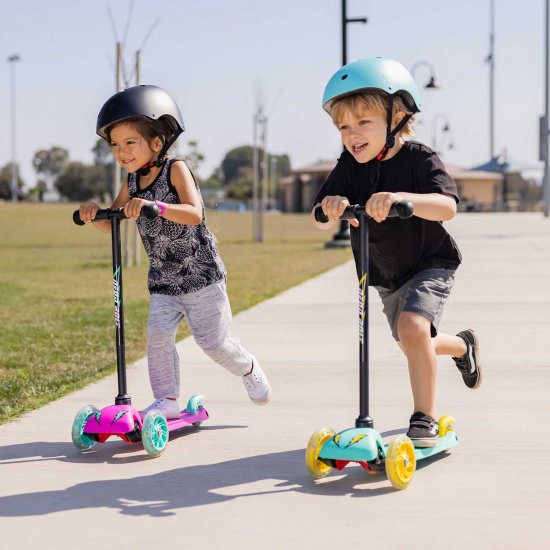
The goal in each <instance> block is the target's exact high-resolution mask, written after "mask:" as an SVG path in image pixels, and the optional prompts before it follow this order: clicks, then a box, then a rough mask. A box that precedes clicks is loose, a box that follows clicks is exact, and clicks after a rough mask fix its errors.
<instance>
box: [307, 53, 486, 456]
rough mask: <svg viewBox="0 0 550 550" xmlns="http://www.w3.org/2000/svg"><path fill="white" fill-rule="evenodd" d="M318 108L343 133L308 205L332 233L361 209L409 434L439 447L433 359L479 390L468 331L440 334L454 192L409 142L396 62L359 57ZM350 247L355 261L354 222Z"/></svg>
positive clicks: (413, 103) (410, 99)
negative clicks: (352, 209) (398, 358)
mask: <svg viewBox="0 0 550 550" xmlns="http://www.w3.org/2000/svg"><path fill="white" fill-rule="evenodd" d="M323 108H324V109H325V110H326V111H327V112H328V113H329V114H330V115H331V116H332V120H333V122H334V124H335V125H336V126H337V128H338V129H339V131H340V134H341V136H342V141H343V143H344V146H345V151H344V152H343V153H342V155H341V157H340V158H339V159H338V163H337V165H336V167H335V168H334V170H333V171H332V172H331V174H330V175H329V176H328V178H327V180H326V181H325V183H324V184H323V186H322V188H321V190H320V191H319V193H318V195H317V197H316V199H315V201H314V202H315V207H314V208H316V207H317V206H319V205H320V206H321V207H322V209H323V212H324V213H325V215H326V216H327V217H328V219H329V221H328V222H327V223H320V222H317V221H314V223H315V225H316V226H317V227H319V228H322V229H331V228H332V227H334V225H335V224H336V223H337V220H338V218H339V217H340V216H341V214H342V213H343V211H344V209H345V207H346V206H348V205H350V204H364V205H365V206H366V212H367V214H368V215H369V216H371V217H372V220H369V222H368V223H370V243H369V256H370V273H369V276H370V281H369V284H370V285H372V286H374V287H375V288H376V290H377V291H378V293H379V294H380V297H381V299H382V304H383V307H384V313H385V315H386V317H387V319H388V322H389V324H390V327H391V330H392V335H393V337H394V339H395V340H396V341H397V343H398V345H399V347H400V348H401V350H402V351H403V353H404V354H405V356H406V357H407V362H408V367H409V376H410V381H411V388H412V393H413V401H414V409H413V410H414V413H413V415H412V416H411V418H410V427H409V431H408V432H407V435H408V436H409V437H410V438H411V440H412V441H413V443H414V445H415V446H417V447H431V446H434V445H435V444H436V438H437V436H438V426H437V421H436V420H435V390H436V370H437V358H436V356H437V355H450V356H452V357H453V359H454V361H455V363H456V365H457V367H458V369H459V371H460V372H461V374H462V377H463V379H464V382H465V384H466V385H467V386H468V387H469V388H472V389H473V388H477V387H478V386H479V384H480V383H481V365H480V361H479V343H478V340H477V336H476V334H475V332H474V331H473V330H464V331H461V332H459V333H458V334H457V335H456V336H452V335H448V334H441V333H439V334H438V332H437V327H438V325H439V321H440V319H441V315H442V312H443V306H444V304H445V302H446V301H447V298H448V296H449V293H450V290H451V287H452V285H453V282H454V274H455V270H456V268H457V267H458V266H459V264H460V262H461V255H460V251H459V250H458V247H457V245H456V243H455V242H454V240H453V239H452V237H451V236H450V235H449V234H448V233H447V231H446V230H445V229H444V228H443V225H442V223H441V222H443V221H446V220H450V219H452V218H453V217H454V215H455V213H456V205H457V203H458V200H459V199H458V195H457V189H456V185H455V183H454V181H453V180H452V178H451V177H450V176H449V175H448V174H447V172H446V171H445V168H444V167H443V164H442V162H441V160H440V159H439V157H438V156H437V154H436V153H435V152H434V151H432V150H431V149H429V148H428V147H426V146H425V145H423V144H421V143H418V142H413V141H405V139H404V138H405V137H407V136H412V135H413V131H412V123H413V118H412V117H413V115H414V114H415V113H416V112H419V111H420V109H421V105H420V101H419V98H418V91H417V89H416V84H415V82H414V80H413V78H412V76H411V75H410V73H409V72H408V71H407V69H405V67H403V66H402V65H401V64H400V63H398V62H397V61H394V60H391V59H385V58H380V57H377V58H366V59H361V60H359V61H355V62H353V63H349V64H348V65H346V66H344V67H342V68H341V69H340V70H339V71H337V72H336V73H335V74H334V76H333V77H332V78H331V80H330V81H329V83H328V84H327V87H326V89H325V93H324V97H323ZM400 200H407V201H410V202H412V203H413V207H414V216H413V217H412V218H410V219H409V220H401V219H399V218H388V219H386V217H387V214H388V212H389V209H390V206H391V205H392V204H393V203H395V202H398V201H400ZM350 225H351V226H352V227H351V244H352V249H353V253H354V257H355V262H356V265H358V262H359V250H358V245H359V243H358V231H357V227H358V225H359V223H358V221H357V220H351V221H350Z"/></svg>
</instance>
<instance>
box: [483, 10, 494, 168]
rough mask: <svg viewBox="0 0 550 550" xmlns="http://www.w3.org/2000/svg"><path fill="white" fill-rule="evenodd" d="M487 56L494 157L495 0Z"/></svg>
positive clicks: (491, 139) (492, 151)
mask: <svg viewBox="0 0 550 550" xmlns="http://www.w3.org/2000/svg"><path fill="white" fill-rule="evenodd" d="M489 20H490V31H489V54H488V55H487V57H486V58H485V61H486V62H487V63H488V64H489V153H490V155H491V157H490V158H493V157H494V156H495V0H491V3H490V15H489Z"/></svg>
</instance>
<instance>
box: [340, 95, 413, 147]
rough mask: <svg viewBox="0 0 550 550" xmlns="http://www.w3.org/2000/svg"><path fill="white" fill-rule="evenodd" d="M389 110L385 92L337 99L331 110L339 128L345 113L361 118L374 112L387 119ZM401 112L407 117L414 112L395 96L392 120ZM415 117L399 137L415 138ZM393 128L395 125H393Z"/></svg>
mask: <svg viewBox="0 0 550 550" xmlns="http://www.w3.org/2000/svg"><path fill="white" fill-rule="evenodd" d="M387 108H388V94H387V93H386V92H383V91H378V90H372V91H369V92H361V93H358V94H352V95H347V96H344V97H342V98H340V99H337V100H336V101H335V102H334V103H333V104H332V108H331V116H332V122H334V124H336V126H338V125H339V124H340V122H341V121H342V118H343V117H344V113H345V112H347V111H350V112H351V113H353V115H354V116H356V117H360V116H361V115H362V114H363V113H364V112H365V111H374V112H376V113H379V114H380V115H382V116H383V117H384V118H386V111H387ZM399 112H402V113H405V114H406V115H412V114H413V113H412V111H411V110H410V109H408V108H407V106H406V105H405V102H404V101H403V98H402V97H401V96H399V95H397V94H394V96H393V114H392V120H393V118H395V115H396V114H397V113H399ZM414 123H415V120H414V117H412V116H411V118H409V120H408V121H407V122H406V124H405V126H403V128H401V130H400V131H399V135H402V136H406V137H413V136H414V129H413V125H414ZM392 126H393V125H392Z"/></svg>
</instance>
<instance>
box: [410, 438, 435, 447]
mask: <svg viewBox="0 0 550 550" xmlns="http://www.w3.org/2000/svg"><path fill="white" fill-rule="evenodd" d="M437 440H438V438H437V437H434V438H431V437H430V438H429V439H411V441H412V444H413V445H414V446H415V447H417V448H418V449H426V448H431V447H435V446H436V445H437Z"/></svg>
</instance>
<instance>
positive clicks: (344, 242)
mask: <svg viewBox="0 0 550 550" xmlns="http://www.w3.org/2000/svg"><path fill="white" fill-rule="evenodd" d="M366 22H367V18H366V17H355V18H351V19H350V18H348V10H347V1H346V0H342V66H344V65H346V64H347V62H348V40H347V25H348V23H366ZM349 245H350V234H349V223H348V222H347V221H346V220H341V221H340V228H339V230H338V233H336V234H335V235H334V236H333V237H332V241H327V242H326V243H325V247H327V248H341V247H343V246H349Z"/></svg>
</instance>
